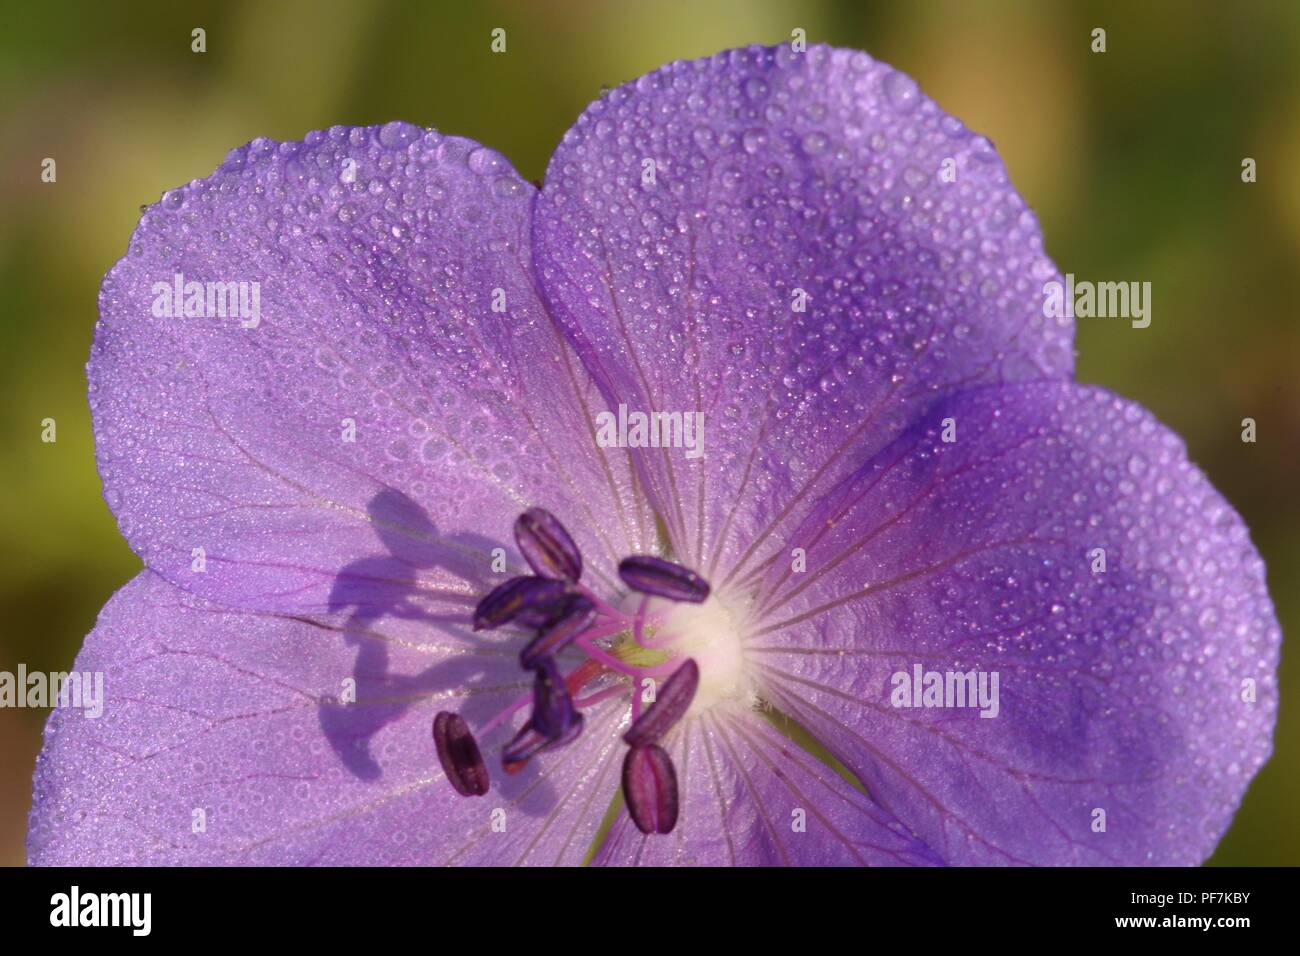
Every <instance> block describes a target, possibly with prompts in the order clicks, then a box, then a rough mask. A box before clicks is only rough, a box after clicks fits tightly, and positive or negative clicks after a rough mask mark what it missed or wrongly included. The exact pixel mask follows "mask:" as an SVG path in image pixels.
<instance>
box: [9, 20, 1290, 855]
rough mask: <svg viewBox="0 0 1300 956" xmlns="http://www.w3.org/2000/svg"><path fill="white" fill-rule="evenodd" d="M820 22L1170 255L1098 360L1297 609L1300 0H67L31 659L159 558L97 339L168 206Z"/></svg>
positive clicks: (1145, 262) (1242, 825)
mask: <svg viewBox="0 0 1300 956" xmlns="http://www.w3.org/2000/svg"><path fill="white" fill-rule="evenodd" d="M194 27H203V28H204V29H206V31H207V52H206V53H204V54H195V53H192V52H191V51H190V31H191V30H192V29H193V28H194ZM495 27H503V28H505V30H506V31H507V52H506V53H505V54H504V55H495V54H493V53H492V52H491V51H490V49H489V40H490V36H489V35H490V31H491V30H492V29H493V28H495ZM795 27H802V28H803V29H805V30H806V31H807V33H808V37H809V39H810V40H811V41H824V42H829V43H833V44H836V45H840V46H849V47H856V48H859V49H863V50H866V51H867V52H869V53H871V54H872V55H873V56H875V57H877V58H878V59H882V60H885V61H887V62H889V63H892V64H893V65H894V66H897V67H899V68H900V69H903V70H905V71H907V72H908V73H910V74H911V75H912V76H914V77H915V78H916V79H917V80H918V81H919V82H920V84H921V87H922V89H924V90H925V91H926V92H928V93H929V94H930V95H931V96H932V97H934V98H935V99H936V100H937V101H938V102H939V104H940V105H941V106H943V107H944V108H945V109H947V110H948V111H949V112H951V113H953V114H955V115H956V116H958V117H960V118H961V119H962V120H964V121H965V122H966V124H967V125H968V126H970V127H971V128H972V129H975V130H977V131H979V132H981V133H984V134H985V135H987V136H989V137H990V138H991V139H993V140H994V142H995V143H996V144H997V146H998V148H999V150H1000V152H1001V154H1002V156H1003V159H1004V160H1005V161H1006V164H1007V166H1008V167H1009V169H1010V171H1011V175H1012V179H1013V181H1014V182H1015V183H1016V185H1017V186H1018V188H1019V190H1020V192H1021V193H1022V194H1023V195H1024V196H1025V198H1026V199H1027V200H1028V202H1029V203H1030V205H1031V206H1033V207H1035V208H1036V209H1037V211H1038V213H1039V216H1040V218H1041V220H1042V225H1043V230H1044V233H1045V235H1046V239H1047V247H1048V250H1049V252H1050V253H1051V255H1052V256H1053V258H1055V260H1056V261H1057V263H1058V264H1059V265H1060V267H1061V269H1062V271H1066V272H1074V273H1075V274H1076V275H1078V276H1079V277H1080V278H1093V279H1110V280H1148V281H1150V282H1151V283H1152V287H1153V289H1152V301H1153V321H1152V324H1151V326H1150V328H1147V329H1145V330H1135V329H1132V328H1130V327H1129V325H1128V323H1126V322H1123V321H1117V320H1109V321H1108V320H1096V319H1094V320H1081V321H1080V324H1079V331H1078V340H1077V347H1078V351H1079V361H1078V370H1079V378H1080V380H1082V381H1086V382H1096V383H1100V384H1103V385H1105V386H1107V387H1109V388H1111V389H1113V390H1115V391H1117V392H1121V393H1123V394H1124V395H1127V396H1129V397H1131V398H1134V399H1136V400H1137V401H1139V402H1141V403H1142V404H1144V405H1146V406H1147V407H1149V408H1150V409H1152V410H1153V411H1154V412H1155V413H1156V414H1157V415H1158V416H1159V417H1160V418H1161V419H1162V420H1163V421H1165V422H1166V423H1167V424H1169V425H1170V426H1171V427H1172V428H1174V429H1175V430H1176V431H1178V432H1179V433H1181V434H1182V435H1183V436H1184V438H1185V439H1186V440H1187V444H1188V446H1189V448H1190V450H1191V455H1192V458H1193V459H1194V460H1195V461H1197V462H1198V463H1199V464H1200V465H1201V466H1202V467H1203V468H1204V469H1205V470H1206V471H1207V472H1208V473H1209V475H1210V478H1211V480H1212V481H1213V482H1214V484H1215V485H1217V486H1218V487H1219V489H1220V490H1222V491H1223V493H1224V494H1225V495H1226V496H1227V497H1228V499H1229V500H1230V501H1232V502H1233V503H1234V504H1235V505H1236V507H1237V508H1238V510H1240V511H1241V513H1242V514H1243V515H1244V516H1245V519H1246V522H1247V524H1248V525H1249V526H1250V527H1251V529H1252V532H1253V535H1254V539H1255V542H1256V543H1257V545H1258V546H1259V549H1260V551H1261V552H1262V553H1263V555H1264V557H1265V559H1266V561H1267V563H1268V567H1269V579H1270V583H1271V589H1272V593H1273V598H1274V600H1275V602H1276V603H1277V606H1278V612H1279V616H1280V618H1281V620H1282V627H1283V631H1284V633H1290V634H1292V635H1294V634H1295V633H1296V632H1297V626H1298V625H1300V592H1298V591H1297V589H1296V588H1295V587H1294V583H1295V581H1296V579H1297V572H1298V571H1300V501H1298V500H1297V490H1298V489H1300V481H1297V478H1298V477H1300V466H1298V465H1297V457H1298V456H1297V448H1300V385H1298V383H1297V378H1298V376H1297V366H1298V365H1300V322H1298V321H1297V319H1298V318H1300V315H1298V310H1297V303H1298V302H1300V278H1298V276H1300V270H1298V269H1297V260H1298V259H1300V3H1296V2H1294V0H1276V2H1267V0H1259V2H1252V3H1240V4H1231V5H1228V4H1211V3H1205V4H1195V3H1185V2H1178V3H1174V2H1169V3H1114V4H1106V3H1081V4H1069V5H1067V4H1065V3H1060V4H1056V3H1050V2H1029V0H1024V2H1015V0H988V2H979V0H945V2H888V3H886V2H871V3H866V2H849V0H846V2H804V3H798V4H793V3H781V2H776V0H770V2H758V0H755V2H745V3H742V2H712V0H711V2H700V0H685V2H625V3H590V2H546V3H542V2H532V3H474V4H470V3H456V4H450V3H448V4H440V3H430V2H422V3H414V2H408V3H399V2H381V0H341V2H322V0H314V2H248V3H236V2H219V3H218V2H212V3H195V4H189V5H183V4H179V3H174V2H150V3H130V4H128V3H118V2H85V3H66V2H43V3H40V4H22V5H19V4H16V3H7V4H5V5H4V8H3V12H0V143H2V144H3V147H2V152H0V397H2V399H3V408H4V414H3V415H0V502H3V506H2V507H0V531H2V534H3V542H4V548H3V553H2V555H0V562H2V563H0V622H2V624H0V670H9V671H13V670H15V669H16V667H17V663H18V662H19V661H22V662H25V663H26V664H27V666H28V668H29V669H33V670H42V671H49V670H64V669H67V668H68V667H69V666H70V665H71V662H72V660H73V656H74V655H75V653H76V651H77V648H78V646H79V645H80V643H81V640H82V637H83V636H84V635H85V633H86V632H87V631H89V630H90V628H91V627H92V625H93V624H94V621H95V615H96V612H97V611H98V610H99V608H100V606H101V605H102V604H103V603H104V601H105V600H106V599H107V598H108V597H109V595H110V594H112V593H113V591H114V590H116V589H117V588H118V587H119V586H121V585H122V584H123V583H125V582H126V581H127V580H128V579H129V578H130V577H131V576H132V575H134V574H135V572H136V570H137V569H138V568H139V562H138V560H137V559H136V558H135V557H134V555H133V554H132V553H131V552H130V550H129V549H128V548H127V546H126V545H125V544H124V543H123V541H122V539H121V538H120V537H119V536H118V533H117V530H116V527H115V525H114V522H113V519H112V517H111V515H110V514H109V512H108V509H107V508H106V507H105V505H104V503H103V500H102V499H101V497H100V485H99V478H98V476H97V474H96V472H95V465H94V459H93V451H92V438H91V433H90V420H89V414H88V409H87V407H86V401H85V377H84V364H85V360H86V356H87V353H88V350H89V347H90V338H91V329H92V325H93V323H94V321H95V311H96V307H95V300H96V293H97V291H98V288H99V282H100V278H101V276H102V275H103V273H104V272H105V271H106V270H107V268H108V267H109V266H110V265H111V264H112V263H113V262H114V261H115V260H116V259H117V258H118V257H119V256H121V255H122V254H123V253H124V252H125V249H126V242H127V238H128V236H129V235H130V233H131V230H132V229H133V228H134V226H135V223H136V220H137V218H138V214H139V207H140V205H141V204H143V203H150V202H154V201H156V200H157V199H158V197H159V194H160V193H161V192H162V191H163V190H165V189H168V188H171V187H173V186H176V185H179V184H181V183H184V182H187V181H188V180H190V179H194V178H198V177H202V176H206V175H207V174H208V173H210V172H211V171H212V170H213V169H214V168H215V167H216V166H217V164H218V163H219V162H220V161H221V159H222V158H223V157H224V156H225V154H226V152H227V151H228V150H229V149H230V148H231V147H233V146H236V145H240V144H242V143H244V142H246V141H248V140H250V139H252V138H253V137H255V136H270V137H272V138H275V139H297V138H300V137H301V136H302V134H303V133H305V132H307V131H308V130H311V129H317V128H321V127H327V126H330V125H333V124H335V123H346V124H364V123H382V122H385V121H387V120H390V119H395V118H401V119H406V120H410V121H412V122H414V123H418V124H421V125H426V126H434V127H437V128H439V129H441V130H443V131H445V132H449V133H458V134H461V135H465V136H469V137H472V138H474V139H477V140H480V141H482V142H484V143H486V144H489V145H491V146H494V147H495V148H497V149H499V150H501V151H502V152H503V153H505V154H506V155H507V156H509V157H510V158H511V159H512V160H513V161H514V163H515V164H516V166H517V167H518V169H519V170H520V172H521V173H523V175H524V176H525V177H527V178H529V179H540V178H541V177H542V174H543V172H544V170H545V167H546V161H547V158H548V157H549V155H550V153H551V150H552V149H553V147H554V145H555V143H556V142H557V141H558V140H559V138H560V137H561V135H562V134H563V133H564V131H565V129H566V128H567V127H568V126H569V124H570V123H571V122H572V121H573V120H574V119H575V118H576V117H577V115H578V113H579V112H580V111H581V110H582V109H583V107H584V106H585V105H586V104H587V103H588V102H589V101H590V100H591V99H593V98H595V97H596V96H597V95H598V94H599V92H600V89H601V87H602V86H614V85H617V84H619V83H621V82H623V81H625V80H629V79H632V78H634V77H636V76H638V75H640V74H641V73H644V72H646V71H648V70H651V69H654V68H655V67H657V66H659V65H661V64H663V63H666V62H668V61H670V60H674V59H681V58H690V57H697V56H702V55H707V54H710V53H713V52H716V51H717V50H720V49H724V48H727V47H733V46H740V45H744V44H747V43H752V42H762V43H778V42H783V41H788V40H789V37H790V31H791V30H792V29H794V28H795ZM1095 27H1103V28H1105V29H1106V31H1107V51H1106V52H1105V53H1104V54H1094V53H1092V52H1091V51H1090V42H1091V40H1090V32H1091V30H1092V29H1093V28H1095ZM1247 156H1249V157H1253V158H1254V159H1255V160H1256V161H1257V163H1258V182H1257V183H1255V184H1244V183H1242V181H1241V175H1240V173H1241V161H1242V159H1243V158H1244V157H1247ZM45 157H53V158H55V159H56V160H57V162H58V181H57V183H55V184H44V183H42V182H41V181H40V167H41V161H42V159H44V158H45ZM47 417H52V418H54V419H56V420H57V422H58V441H57V443H55V444H44V443H42V442H41V440H40V429H41V425H40V423H41V420H42V419H44V418H47ZM1245 417H1252V418H1255V419H1256V420H1257V421H1258V423H1259V440H1258V443H1256V444H1253V445H1250V444H1243V443H1242V442H1241V440H1240V430H1241V426H1240V422H1241V420H1242V418H1245ZM1282 686H1283V695H1282V697H1283V706H1282V711H1281V723H1280V726H1279V728H1278V734H1277V748H1276V753H1275V756H1274V757H1273V760H1272V762H1271V763H1270V764H1269V765H1268V766H1267V767H1266V768H1265V769H1264V770H1263V772H1262V773H1261V774H1260V775H1259V777H1258V778H1257V779H1256V781H1255V783H1254V785H1253V786H1252V787H1251V789H1250V792H1249V793H1248V794H1247V796H1246V799H1245V803H1244V805H1243V806H1242V809H1241V811H1240V813H1239V814H1238V815H1237V819H1236V822H1235V823H1234V825H1233V827H1232V829H1231V831H1230V832H1229V833H1228V836H1227V838H1226V839H1225V840H1224V841H1223V843H1222V844H1221V846H1220V848H1219V850H1218V852H1217V853H1216V855H1215V856H1214V858H1213V860H1212V862H1213V863H1220V864H1243V863H1246V864H1296V863H1298V862H1300V823H1297V820H1296V812H1295V811H1296V801H1295V799H1294V796H1293V788H1294V787H1295V785H1296V784H1297V783H1298V782H1300V734H1298V733H1297V730H1298V721H1297V716H1296V715H1297V710H1296V708H1295V707H1294V706H1289V705H1288V703H1287V701H1288V695H1289V694H1291V695H1293V694H1296V693H1297V692H1300V672H1298V671H1297V662H1296V655H1295V654H1289V655H1284V660H1283V666H1282ZM44 717H45V714H44V713H43V712H40V711H31V710H15V709H0V863H6V864H16V863H21V862H22V861H23V859H24V851H23V838H24V833H25V827H26V815H27V810H28V807H29V803H30V786H31V770H32V765H33V761H34V760H35V757H36V753H37V750H38V749H39V746H40V733H41V727H42V723H43V720H44Z"/></svg>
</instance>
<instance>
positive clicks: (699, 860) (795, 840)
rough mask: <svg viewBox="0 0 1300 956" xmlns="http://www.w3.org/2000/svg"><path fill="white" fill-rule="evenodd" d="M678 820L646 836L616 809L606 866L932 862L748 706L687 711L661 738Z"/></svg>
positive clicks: (601, 858) (601, 854)
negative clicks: (672, 775) (673, 776)
mask: <svg viewBox="0 0 1300 956" xmlns="http://www.w3.org/2000/svg"><path fill="white" fill-rule="evenodd" d="M665 747H666V749H667V750H668V752H669V755H670V756H671V757H672V760H673V764H674V766H675V767H676V770H677V777H678V785H679V793H680V796H679V810H678V818H677V826H676V827H675V828H674V829H673V832H672V833H669V834H667V835H651V836H646V835H644V834H643V833H641V832H640V831H639V830H638V829H637V826H636V824H635V823H634V822H633V821H632V819H631V817H630V816H629V815H628V813H627V811H626V810H624V811H623V812H622V813H620V814H619V816H618V818H617V819H616V820H615V821H614V824H613V826H612V827H611V829H610V831H609V834H608V835H607V837H606V839H605V842H604V843H603V844H602V845H601V847H600V850H599V851H598V852H597V854H596V856H595V858H594V861H595V862H596V863H600V864H603V865H606V866H609V865H615V866H618V865H629V864H638V865H643V866H691V865H702V866H720V865H731V866H764V865H786V866H790V865H801V866H861V865H864V864H867V865H872V866H898V865H913V864H914V865H933V864H935V863H937V862H938V858H937V857H935V856H934V855H933V854H932V853H930V851H929V850H928V849H927V848H926V847H925V845H924V844H922V843H921V842H920V841H919V840H917V839H916V838H915V837H914V836H913V835H911V834H910V833H908V832H907V830H906V828H904V827H902V826H901V825H899V824H898V823H897V821H895V820H894V819H893V818H892V817H890V815H889V814H887V813H885V812H884V811H883V810H882V809H881V808H880V807H878V806H876V805H875V804H873V803H872V802H871V800H870V799H868V798H867V797H866V796H865V795H864V794H863V793H861V792H860V791H858V790H856V789H854V788H853V787H851V786H850V785H849V784H848V783H846V782H845V781H844V779H843V778H841V777H840V776H839V775H838V774H836V773H835V772H834V771H833V770H831V769H830V768H829V767H827V766H826V765H825V764H823V763H821V762H819V761H818V760H816V759H815V758H813V757H811V756H809V755H808V754H807V753H805V752H803V751H802V750H800V749H799V748H798V747H797V746H795V745H794V744H793V743H791V742H790V740H789V739H787V738H786V737H784V736H782V735H781V734H779V733H777V732H776V731H775V730H774V729H773V728H772V725H771V724H769V723H768V722H767V721H766V720H764V719H763V718H761V717H759V716H757V715H755V714H753V713H743V714H720V713H712V714H706V715H703V716H698V717H692V718H689V719H688V720H687V721H685V722H684V723H683V724H681V725H680V727H679V728H677V729H675V730H674V731H673V734H672V735H671V736H670V738H669V741H668V743H666V744H665Z"/></svg>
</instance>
